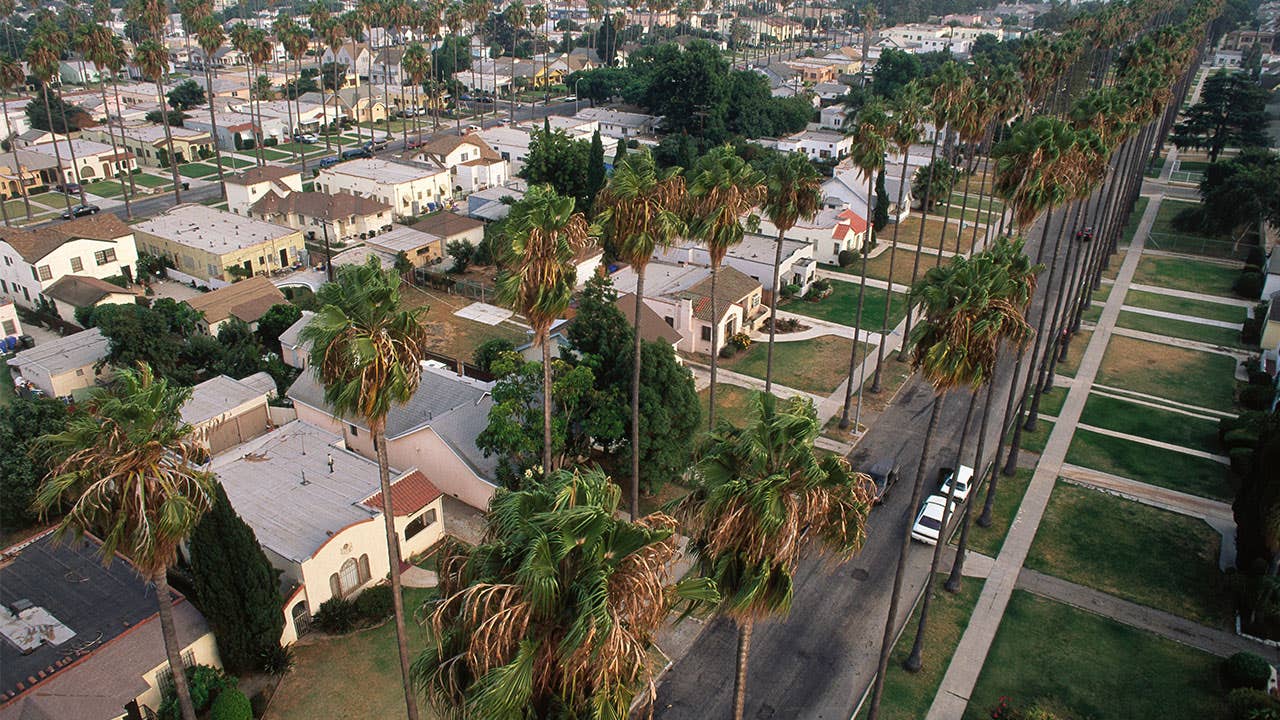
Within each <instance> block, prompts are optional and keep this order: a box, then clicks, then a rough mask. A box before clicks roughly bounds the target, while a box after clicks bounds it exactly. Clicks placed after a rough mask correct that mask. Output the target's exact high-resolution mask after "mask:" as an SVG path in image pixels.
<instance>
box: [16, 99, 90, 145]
mask: <svg viewBox="0 0 1280 720" xmlns="http://www.w3.org/2000/svg"><path fill="white" fill-rule="evenodd" d="M23 111H24V112H25V113H26V114H27V122H28V123H29V124H30V125H31V127H33V128H35V129H37V130H48V131H50V132H56V133H59V134H62V135H65V134H66V133H67V129H68V128H70V130H71V132H79V131H80V130H82V129H84V128H85V127H87V126H89V125H92V124H93V118H91V117H89V113H87V112H85V111H84V109H83V108H81V107H80V106H79V105H75V104H73V103H70V102H67V101H66V100H63V99H62V97H61V96H60V95H51V96H48V99H47V108H46V96H45V95H43V94H42V93H36V94H33V95H32V96H31V98H30V99H29V100H28V101H27V105H26V108H24V110H23ZM64 123H65V124H64Z"/></svg>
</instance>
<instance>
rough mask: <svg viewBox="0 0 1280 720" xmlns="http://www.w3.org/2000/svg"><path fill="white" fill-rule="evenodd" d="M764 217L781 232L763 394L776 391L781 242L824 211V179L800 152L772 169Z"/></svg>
mask: <svg viewBox="0 0 1280 720" xmlns="http://www.w3.org/2000/svg"><path fill="white" fill-rule="evenodd" d="M767 184H768V189H767V192H766V193H765V198H764V207H763V210H764V214H765V215H766V216H767V217H768V218H769V222H771V223H773V226H774V227H776V228H777V229H778V242H777V244H776V246H775V247H774V253H773V284H772V285H771V286H770V290H769V348H768V351H767V354H766V356H765V371H764V391H765V392H772V390H773V341H774V335H775V334H776V332H777V325H778V293H779V292H780V291H781V289H782V288H781V285H780V284H779V278H778V273H779V268H780V267H781V265H782V240H783V238H784V237H785V236H786V234H787V232H788V231H789V230H791V228H793V227H795V226H796V223H797V222H799V221H800V220H801V219H808V218H812V217H813V216H814V215H816V214H817V213H818V210H820V209H822V178H821V176H820V175H818V171H817V170H815V169H814V167H813V165H812V164H811V163H810V162H809V158H807V157H805V156H804V155H803V154H801V153H794V152H793V153H788V154H786V155H783V156H782V157H780V158H778V159H777V160H776V161H774V163H773V164H772V165H770V166H769V171H768V177H767Z"/></svg>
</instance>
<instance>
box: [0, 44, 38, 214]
mask: <svg viewBox="0 0 1280 720" xmlns="http://www.w3.org/2000/svg"><path fill="white" fill-rule="evenodd" d="M7 27H8V25H7V24H6V28H7ZM26 80H27V75H26V73H24V72H23V71H22V64H21V63H19V62H18V61H17V60H14V59H13V58H11V57H9V56H8V55H2V56H0V89H3V90H4V91H5V92H6V93H8V92H12V91H14V90H16V89H17V88H20V87H22V86H23V84H24V83H25V82H26ZM4 126H5V128H7V129H9V131H10V132H9V137H7V138H5V140H7V141H8V143H9V153H10V154H11V155H13V168H14V171H15V172H16V173H18V192H20V193H22V204H23V205H24V206H25V207H26V211H27V220H31V197H30V196H29V195H28V193H27V184H26V183H25V182H23V179H22V163H21V161H19V160H18V144H17V143H16V142H14V139H15V137H16V136H17V134H16V133H14V132H13V131H12V128H13V125H12V124H11V123H10V122H9V103H7V102H5V103H4ZM6 199H7V198H6ZM7 219H8V218H6V220H7ZM6 224H8V223H7V222H6Z"/></svg>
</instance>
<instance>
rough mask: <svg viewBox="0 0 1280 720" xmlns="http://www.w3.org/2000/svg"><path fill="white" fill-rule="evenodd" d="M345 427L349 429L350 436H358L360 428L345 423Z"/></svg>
mask: <svg viewBox="0 0 1280 720" xmlns="http://www.w3.org/2000/svg"><path fill="white" fill-rule="evenodd" d="M347 429H348V430H350V431H351V437H360V428H358V427H356V426H355V425H347Z"/></svg>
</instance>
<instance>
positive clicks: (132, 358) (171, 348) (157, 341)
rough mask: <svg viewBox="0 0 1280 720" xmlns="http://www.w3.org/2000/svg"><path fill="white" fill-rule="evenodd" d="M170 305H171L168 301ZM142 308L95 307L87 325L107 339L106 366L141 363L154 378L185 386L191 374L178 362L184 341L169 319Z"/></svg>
mask: <svg viewBox="0 0 1280 720" xmlns="http://www.w3.org/2000/svg"><path fill="white" fill-rule="evenodd" d="M171 302H172V301H171ZM156 305H157V307H155V308H147V307H143V306H142V305H99V306H98V307H97V308H96V309H95V310H94V312H93V314H92V316H91V318H90V323H91V324H92V326H94V327H97V328H98V329H99V330H100V331H101V332H102V334H103V335H104V336H105V337H106V338H107V358H106V362H107V363H108V364H110V365H113V366H115V367H132V366H134V365H136V364H138V363H145V364H146V365H147V366H149V367H150V368H151V369H152V370H153V371H154V372H155V373H156V374H157V375H159V376H160V377H164V378H169V379H170V380H173V381H174V382H176V383H177V384H180V385H189V384H191V383H192V381H193V380H194V376H193V375H192V374H191V372H190V371H189V370H188V369H187V368H184V367H182V366H180V364H179V362H178V354H179V352H180V351H181V349H182V344H183V342H184V337H183V335H181V334H180V333H178V332H175V329H174V326H173V322H172V317H174V316H167V315H166V313H165V312H164V311H163V310H162V309H160V308H161V306H160V304H159V303H157V304H156Z"/></svg>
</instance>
